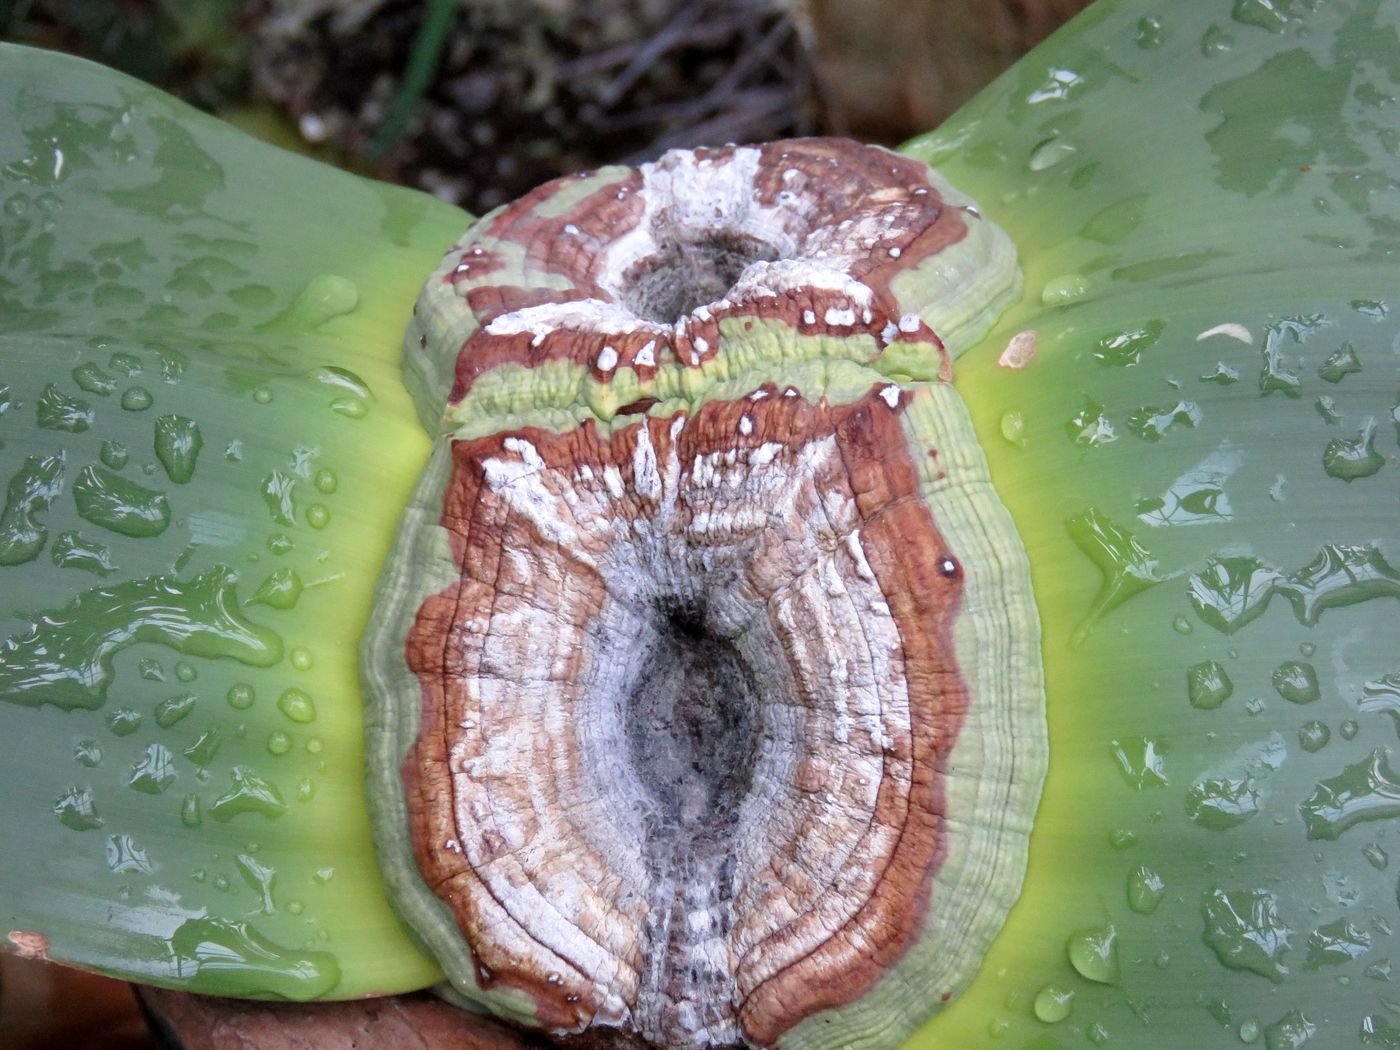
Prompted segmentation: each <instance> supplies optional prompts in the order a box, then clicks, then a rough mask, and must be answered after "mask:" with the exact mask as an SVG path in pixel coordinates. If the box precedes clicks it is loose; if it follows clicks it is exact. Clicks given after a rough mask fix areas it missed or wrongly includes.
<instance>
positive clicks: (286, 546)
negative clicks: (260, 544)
mask: <svg viewBox="0 0 1400 1050" xmlns="http://www.w3.org/2000/svg"><path fill="white" fill-rule="evenodd" d="M267 549H268V550H269V551H271V552H272V553H273V554H277V555H282V554H288V553H290V552H291V550H292V538H291V537H290V536H288V535H287V534H286V533H285V532H274V533H273V534H272V535H270V536H269V537H268V538H267Z"/></svg>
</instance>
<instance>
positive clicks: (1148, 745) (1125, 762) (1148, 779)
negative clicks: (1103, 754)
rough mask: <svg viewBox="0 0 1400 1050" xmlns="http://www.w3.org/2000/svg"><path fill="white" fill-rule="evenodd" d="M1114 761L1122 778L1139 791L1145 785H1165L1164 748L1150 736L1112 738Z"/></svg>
mask: <svg viewBox="0 0 1400 1050" xmlns="http://www.w3.org/2000/svg"><path fill="white" fill-rule="evenodd" d="M1111 746H1112V748H1113V758H1114V761H1116V762H1117V763H1118V771H1119V772H1120V773H1122V774H1123V779H1124V780H1126V781H1127V782H1128V783H1129V784H1131V785H1132V786H1133V787H1135V788H1137V789H1138V790H1139V791H1141V790H1142V789H1143V788H1146V787H1165V786H1166V784H1167V769H1166V759H1165V748H1164V747H1163V745H1162V742H1161V741H1160V740H1156V739H1154V738H1152V737H1142V736H1139V737H1126V738H1124V739H1122V740H1114V741H1113V742H1112V744H1111Z"/></svg>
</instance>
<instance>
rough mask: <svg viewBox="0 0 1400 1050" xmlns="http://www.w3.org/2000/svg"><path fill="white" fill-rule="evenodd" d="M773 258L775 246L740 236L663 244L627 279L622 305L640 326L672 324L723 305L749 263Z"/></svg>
mask: <svg viewBox="0 0 1400 1050" xmlns="http://www.w3.org/2000/svg"><path fill="white" fill-rule="evenodd" d="M776 258H778V250H777V249H776V248H774V247H773V245H771V244H769V243H768V242H767V241H761V240H759V239H758V238H757V237H749V236H746V235H744V234H741V233H730V232H720V233H715V234H713V235H711V236H709V237H707V238H705V239H704V240H699V241H667V242H665V243H663V244H662V245H661V246H660V251H658V252H657V254H655V255H653V256H650V257H648V258H646V259H644V260H642V261H641V262H640V263H638V264H637V266H636V268H635V269H634V271H633V272H632V273H629V274H628V275H627V278H626V287H625V290H624V292H623V295H622V302H623V305H625V306H626V307H627V308H628V309H629V310H631V311H632V312H633V313H634V314H636V315H637V316H638V317H640V318H642V319H643V320H646V321H656V322H658V323H660V324H671V323H672V322H674V321H675V320H676V319H677V318H679V317H683V316H685V315H686V314H688V313H690V312H691V311H692V310H694V309H696V308H697V307H701V306H704V305H706V304H707V303H713V302H717V301H718V300H720V299H723V298H724V296H725V293H727V292H728V291H729V289H730V288H732V287H734V283H735V282H736V281H738V279H739V275H740V274H742V273H743V272H744V269H745V267H747V266H748V265H749V264H750V263H753V262H758V261H760V260H764V261H772V260H774V259H776Z"/></svg>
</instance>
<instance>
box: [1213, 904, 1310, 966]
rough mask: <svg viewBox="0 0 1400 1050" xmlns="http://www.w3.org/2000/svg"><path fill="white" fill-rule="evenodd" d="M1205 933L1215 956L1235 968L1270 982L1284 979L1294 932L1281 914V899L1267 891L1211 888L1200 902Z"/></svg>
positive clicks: (1224, 963)
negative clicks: (1285, 958) (1282, 918)
mask: <svg viewBox="0 0 1400 1050" xmlns="http://www.w3.org/2000/svg"><path fill="white" fill-rule="evenodd" d="M1201 917H1202V919H1203V920H1204V921H1205V932H1204V933H1203V934H1202V937H1203V939H1204V940H1205V942H1206V945H1207V946H1208V947H1209V948H1210V949H1211V950H1212V951H1214V952H1215V955H1216V958H1218V959H1219V960H1220V962H1221V963H1222V964H1223V965H1225V966H1227V967H1229V968H1230V969H1232V970H1249V971H1251V972H1253V973H1257V974H1259V975H1260V976H1263V977H1267V978H1269V980H1271V981H1282V980H1283V978H1284V976H1285V975H1286V974H1287V973H1288V970H1287V969H1286V968H1285V967H1284V966H1283V963H1282V957H1283V953H1284V952H1285V951H1287V950H1288V938H1289V935H1290V933H1291V931H1290V930H1289V929H1288V927H1287V926H1285V925H1284V924H1283V921H1282V920H1281V919H1280V918H1279V914H1278V902H1277V901H1276V900H1275V898H1274V895H1273V894H1272V893H1270V892H1269V891H1267V890H1235V891H1233V892H1228V893H1227V892H1226V891H1224V890H1221V889H1214V890H1211V891H1210V892H1209V893H1207V894H1206V895H1205V898H1204V899H1203V901H1202V902H1201Z"/></svg>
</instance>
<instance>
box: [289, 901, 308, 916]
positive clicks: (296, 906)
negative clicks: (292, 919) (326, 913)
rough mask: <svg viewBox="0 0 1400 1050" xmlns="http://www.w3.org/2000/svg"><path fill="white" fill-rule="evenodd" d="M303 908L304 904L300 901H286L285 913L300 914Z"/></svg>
mask: <svg viewBox="0 0 1400 1050" xmlns="http://www.w3.org/2000/svg"><path fill="white" fill-rule="evenodd" d="M305 908H306V905H304V904H302V902H301V901H288V902H287V913H288V914H289V915H300V914H301V913H302V912H303V911H304V910H305Z"/></svg>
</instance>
